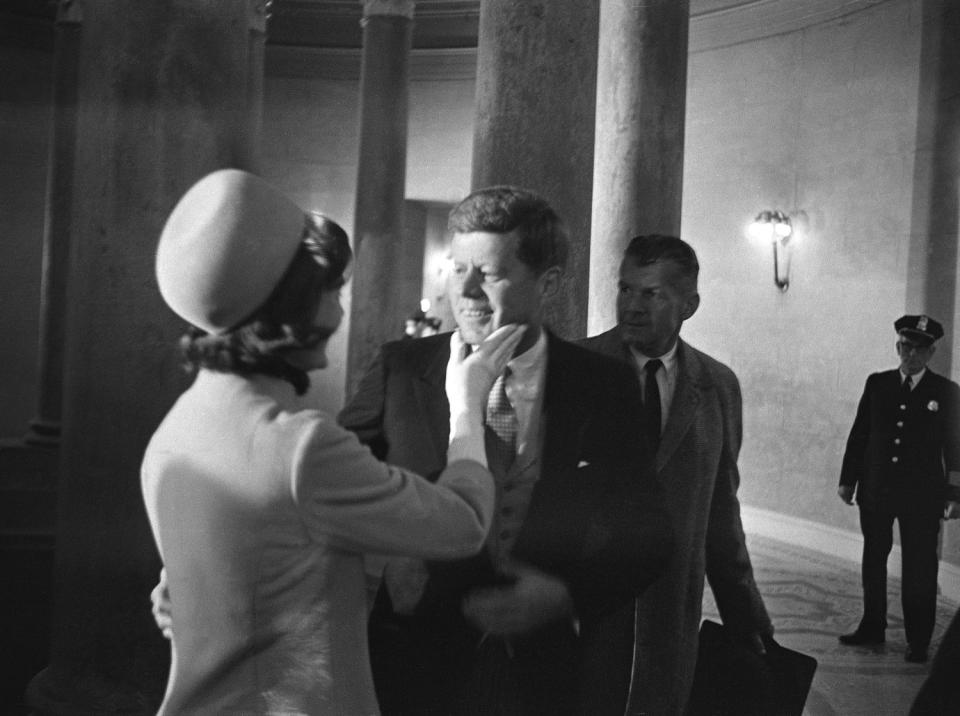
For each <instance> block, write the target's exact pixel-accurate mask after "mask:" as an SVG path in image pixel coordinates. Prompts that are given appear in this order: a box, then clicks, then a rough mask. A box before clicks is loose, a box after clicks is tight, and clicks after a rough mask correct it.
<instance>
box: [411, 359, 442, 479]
mask: <svg viewBox="0 0 960 716" xmlns="http://www.w3.org/2000/svg"><path fill="white" fill-rule="evenodd" d="M449 360H450V342H449V341H444V342H442V343H440V345H439V346H438V347H437V350H435V351H434V352H433V353H432V354H431V355H429V356H426V360H425V362H424V367H423V370H422V371H421V372H420V374H419V375H417V376H416V379H415V380H414V381H413V392H414V397H415V400H416V401H417V408H418V410H419V414H420V416H421V418H422V420H423V421H424V424H425V425H426V426H427V431H428V432H429V433H430V439H431V441H432V443H433V449H434V451H435V456H436V459H437V462H438V463H439V464H440V465H443V464H445V463H446V456H447V444H448V442H449V440H450V404H449V403H448V402H447V392H446V389H445V386H444V383H445V381H446V376H447V363H448V362H449Z"/></svg>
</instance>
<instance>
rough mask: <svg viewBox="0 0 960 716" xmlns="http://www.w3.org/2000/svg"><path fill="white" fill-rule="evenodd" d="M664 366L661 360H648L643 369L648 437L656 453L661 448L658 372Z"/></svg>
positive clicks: (644, 409)
mask: <svg viewBox="0 0 960 716" xmlns="http://www.w3.org/2000/svg"><path fill="white" fill-rule="evenodd" d="M662 365H663V361H661V360H660V359H659V358H654V359H653V360H648V361H647V364H646V365H645V366H644V367H643V369H644V370H645V371H646V374H647V375H646V380H645V381H644V387H643V413H644V418H645V419H646V427H647V435H648V436H649V438H650V445H651V446H652V447H653V449H654V451H656V450H657V448H658V447H660V420H661V412H660V410H661V409H660V386H659V385H657V371H658V370H660V367H661V366H662Z"/></svg>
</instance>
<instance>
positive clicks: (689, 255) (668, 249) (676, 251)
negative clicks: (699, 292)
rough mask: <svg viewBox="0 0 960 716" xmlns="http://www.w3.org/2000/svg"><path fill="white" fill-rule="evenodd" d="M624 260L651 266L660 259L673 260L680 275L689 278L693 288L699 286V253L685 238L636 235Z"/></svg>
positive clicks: (662, 235) (624, 255)
mask: <svg viewBox="0 0 960 716" xmlns="http://www.w3.org/2000/svg"><path fill="white" fill-rule="evenodd" d="M623 258H624V260H627V259H629V260H630V261H632V262H633V263H634V264H636V265H637V266H649V265H650V264H654V263H657V262H658V261H673V262H674V263H675V264H676V265H677V267H678V268H679V269H680V275H681V276H682V277H683V278H685V279H687V280H688V281H689V282H690V283H691V286H692V288H693V290H696V288H697V277H698V276H699V275H700V263H699V262H698V261H697V253H696V252H695V251H694V250H693V247H692V246H690V244H688V243H687V242H686V241H684V240H683V239H679V238H677V237H676V236H665V235H664V234H644V235H642V236H634V237H633V238H632V239H630V243H629V244H628V245H627V250H626V251H624V253H623Z"/></svg>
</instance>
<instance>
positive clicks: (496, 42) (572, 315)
mask: <svg viewBox="0 0 960 716" xmlns="http://www.w3.org/2000/svg"><path fill="white" fill-rule="evenodd" d="M597 26H598V0H583V1H582V2H546V1H543V0H541V1H539V2H515V0H483V2H481V3H480V30H479V41H478V58H477V97H476V126H475V130H474V140H473V174H472V181H471V183H472V187H473V188H474V189H478V188H480V187H484V186H490V185H493V184H516V185H520V186H523V187H526V188H528V189H532V190H534V191H536V192H537V193H539V194H541V195H543V196H544V197H545V198H546V199H547V200H548V201H549V202H550V203H551V204H552V205H553V207H554V208H556V209H557V210H558V211H559V213H560V214H561V216H562V217H563V218H564V219H565V221H566V223H567V226H568V228H569V230H570V238H571V245H570V258H569V264H568V266H567V271H566V275H565V276H564V280H563V284H562V287H561V291H560V294H559V295H558V296H557V298H556V300H554V301H553V302H552V303H551V305H550V306H549V307H548V315H547V317H546V318H547V322H548V324H549V325H550V326H551V327H552V328H553V329H554V330H555V331H557V332H558V333H559V334H560V335H562V336H567V337H571V338H573V337H579V336H582V335H584V332H585V329H586V317H587V274H588V268H589V260H590V259H589V256H590V246H589V241H590V204H591V194H592V190H591V187H592V182H593V142H594V139H593V129H594V113H595V112H594V109H595V97H596V74H597Z"/></svg>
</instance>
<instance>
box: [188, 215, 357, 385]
mask: <svg viewBox="0 0 960 716" xmlns="http://www.w3.org/2000/svg"><path fill="white" fill-rule="evenodd" d="M303 234H304V235H303V241H302V242H301V243H300V246H299V247H298V248H297V253H296V255H295V256H294V257H293V260H292V261H291V262H290V266H289V267H288V268H287V270H286V272H285V273H284V275H283V277H282V278H281V279H280V282H279V283H278V284H277V285H276V287H275V288H274V289H273V293H271V294H270V296H269V298H267V300H266V301H265V302H264V303H263V305H261V306H260V308H258V309H257V310H256V311H254V312H253V314H251V315H250V316H249V317H248V318H246V319H245V320H243V321H241V322H240V324H238V325H237V326H236V327H234V328H232V329H230V330H229V331H227V332H225V333H220V334H210V333H207V332H206V331H204V330H202V329H200V328H197V327H195V326H191V328H190V330H189V331H188V332H187V333H186V335H184V336H183V338H181V339H180V349H181V352H182V354H183V358H184V363H185V366H186V368H187V369H188V370H190V371H195V370H197V369H199V368H208V369H210V370H215V371H220V372H224V373H239V374H242V375H246V374H253V373H261V374H264V375H272V376H275V377H278V378H282V379H284V380H286V381H288V382H289V383H291V384H292V385H293V388H294V390H295V391H296V392H297V395H303V394H304V393H306V392H307V390H308V389H309V388H310V378H309V377H308V376H307V373H306V371H304V370H302V369H301V368H297V367H296V366H293V365H291V364H290V363H289V362H287V360H286V356H287V355H288V354H289V353H291V352H293V351H298V350H303V349H310V348H313V347H314V346H316V345H317V344H318V343H320V341H322V340H324V339H326V338H329V337H330V334H331V333H332V331H326V330H323V329H320V328H317V327H316V326H314V325H313V320H314V317H315V316H316V314H317V309H318V307H319V305H320V296H321V294H322V293H323V292H324V291H333V290H337V289H339V288H340V287H341V286H343V284H344V283H345V282H346V270H347V267H348V265H349V264H350V260H351V258H352V255H353V254H352V252H351V250H350V240H349V238H348V237H347V234H346V232H345V231H344V230H343V229H342V228H340V226H338V225H337V224H336V223H334V222H333V221H331V220H330V219H328V218H327V217H325V216H323V215H322V214H319V213H311V214H307V215H306V225H305V226H304V230H303Z"/></svg>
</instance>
